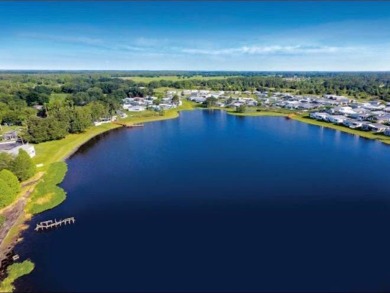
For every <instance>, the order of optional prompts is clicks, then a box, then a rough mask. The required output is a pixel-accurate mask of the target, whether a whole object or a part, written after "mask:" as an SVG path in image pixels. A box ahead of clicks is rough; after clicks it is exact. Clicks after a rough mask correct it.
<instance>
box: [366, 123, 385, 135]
mask: <svg viewBox="0 0 390 293" xmlns="http://www.w3.org/2000/svg"><path fill="white" fill-rule="evenodd" d="M388 129H389V126H386V125H383V124H380V123H368V124H366V125H363V130H366V131H370V130H371V131H373V132H375V133H382V132H385V131H386V130H388Z"/></svg>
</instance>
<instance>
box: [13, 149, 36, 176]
mask: <svg viewBox="0 0 390 293" xmlns="http://www.w3.org/2000/svg"><path fill="white" fill-rule="evenodd" d="M11 171H12V172H13V173H14V174H15V175H16V176H17V177H18V179H19V181H24V180H27V179H29V178H31V177H32V176H34V174H35V172H36V166H35V164H34V162H33V160H32V159H31V158H30V156H29V155H28V154H27V153H26V151H24V150H19V154H18V155H17V156H16V158H15V160H14V162H13V164H12V170H11Z"/></svg>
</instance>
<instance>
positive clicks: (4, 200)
mask: <svg viewBox="0 0 390 293" xmlns="http://www.w3.org/2000/svg"><path fill="white" fill-rule="evenodd" d="M11 194H12V191H11V188H10V187H9V186H8V184H7V183H6V182H5V181H4V180H2V179H0V208H3V207H5V206H7V205H9V204H10V203H11V202H12V196H11Z"/></svg>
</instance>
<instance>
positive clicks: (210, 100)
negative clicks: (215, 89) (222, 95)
mask: <svg viewBox="0 0 390 293" xmlns="http://www.w3.org/2000/svg"><path fill="white" fill-rule="evenodd" d="M217 101H218V99H217V98H214V97H210V98H208V99H206V101H204V102H203V105H205V106H206V107H207V108H211V107H214V106H215V105H216V104H217Z"/></svg>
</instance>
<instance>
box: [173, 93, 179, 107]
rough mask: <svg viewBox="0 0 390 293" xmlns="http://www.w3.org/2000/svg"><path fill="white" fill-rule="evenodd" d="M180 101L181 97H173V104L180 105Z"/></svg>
mask: <svg viewBox="0 0 390 293" xmlns="http://www.w3.org/2000/svg"><path fill="white" fill-rule="evenodd" d="M179 101H180V99H179V96H178V95H174V96H173V97H172V103H173V104H175V105H179Z"/></svg>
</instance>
